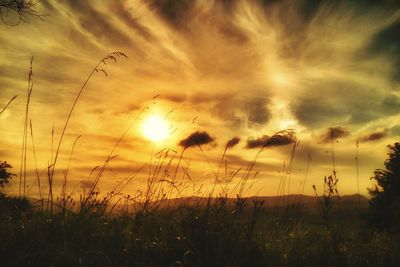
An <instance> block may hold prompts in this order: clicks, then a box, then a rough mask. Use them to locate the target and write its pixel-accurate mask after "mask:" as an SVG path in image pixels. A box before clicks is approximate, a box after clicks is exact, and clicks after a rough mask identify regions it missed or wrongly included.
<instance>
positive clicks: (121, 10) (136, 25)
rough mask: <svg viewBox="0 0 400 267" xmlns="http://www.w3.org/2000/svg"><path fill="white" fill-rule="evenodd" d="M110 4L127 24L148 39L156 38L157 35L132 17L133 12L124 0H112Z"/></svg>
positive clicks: (113, 10) (114, 11)
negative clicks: (125, 4)
mask: <svg viewBox="0 0 400 267" xmlns="http://www.w3.org/2000/svg"><path fill="white" fill-rule="evenodd" d="M109 6H110V9H111V11H112V12H113V13H115V14H116V15H117V16H118V17H119V18H120V19H121V20H122V21H123V22H124V23H125V24H126V25H128V26H129V27H130V28H132V29H133V30H134V31H136V32H137V33H138V34H139V35H140V36H142V37H143V38H145V39H146V40H147V41H154V40H155V37H154V36H153V35H152V34H151V32H150V30H149V28H147V27H146V26H144V25H142V24H141V23H140V21H139V20H138V19H137V18H134V17H132V14H131V12H130V11H129V10H127V9H126V7H125V6H124V2H123V1H121V0H115V1H111V2H110V4H109Z"/></svg>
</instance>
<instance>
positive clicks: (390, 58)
mask: <svg viewBox="0 0 400 267" xmlns="http://www.w3.org/2000/svg"><path fill="white" fill-rule="evenodd" d="M36 8H37V9H38V10H39V11H40V12H42V14H46V16H45V17H44V18H43V20H42V21H41V20H39V19H37V18H31V19H30V21H29V23H21V24H19V25H18V26H9V25H6V24H4V23H2V24H0V32H1V34H0V44H1V50H0V60H1V61H0V62H1V63H0V108H2V107H3V106H5V105H6V104H7V102H8V101H9V99H10V98H11V97H13V96H14V95H18V97H17V99H16V100H15V101H14V102H12V103H11V105H10V107H9V108H8V109H7V110H6V111H5V112H4V113H3V114H1V115H0V159H1V160H7V161H8V162H10V163H11V164H12V165H13V166H14V172H15V173H17V174H18V173H19V168H20V158H21V143H22V136H23V128H24V118H25V117H24V115H25V102H26V91H27V78H28V72H29V64H30V59H31V57H33V81H34V87H33V91H32V96H31V102H30V113H29V119H30V120H32V125H33V135H34V141H35V146H36V154H37V165H38V171H39V174H40V179H42V180H43V184H45V181H46V179H47V178H46V175H47V166H48V165H49V164H51V162H52V161H53V159H54V150H55V149H54V147H56V145H57V142H58V140H59V138H60V133H61V130H62V127H63V125H64V123H65V120H66V116H67V114H68V111H69V110H70V108H71V106H72V103H73V100H74V97H75V96H76V94H77V93H78V91H79V88H80V87H81V85H82V84H83V82H84V81H85V79H86V77H87V75H88V74H89V73H90V71H91V70H92V69H93V67H94V66H95V65H96V64H97V62H99V60H101V59H102V58H103V57H104V56H106V55H107V54H109V53H110V52H113V51H121V52H123V53H125V54H126V55H127V56H128V58H127V59H125V58H120V59H118V61H117V62H116V63H114V62H112V61H107V62H108V64H107V65H102V68H103V69H104V70H105V71H106V72H107V74H108V75H107V76H106V75H104V73H102V71H99V72H96V73H95V74H94V75H93V77H92V78H91V79H90V80H89V83H88V85H87V87H86V88H85V90H84V91H83V94H82V96H81V98H80V99H79V101H78V103H77V106H76V109H75V110H74V113H73V114H72V117H71V121H70V124H69V126H68V128H67V130H66V135H65V138H64V141H63V143H62V145H61V153H60V159H59V162H58V163H57V168H56V170H55V186H56V187H57V190H60V184H61V180H62V178H63V172H64V171H65V170H66V168H67V166H68V162H69V156H70V154H71V149H72V146H73V143H74V141H75V139H76V138H77V137H78V136H81V137H80V138H79V139H78V141H77V142H76V146H75V148H74V151H73V154H72V157H71V161H70V169H69V175H68V179H69V181H68V187H69V189H70V190H72V188H74V187H75V186H77V185H78V184H79V182H80V181H82V180H87V179H88V178H89V176H90V173H91V170H92V169H93V168H94V167H95V166H98V165H102V164H103V162H104V160H105V159H106V158H107V156H108V155H109V153H110V151H111V150H112V148H113V146H114V145H115V144H116V142H117V141H118V139H119V137H120V136H121V135H122V134H123V133H124V131H125V130H126V129H128V127H129V126H131V127H130V128H129V130H128V132H127V134H126V136H125V137H124V139H123V141H122V142H121V144H120V145H119V146H118V147H117V149H116V150H115V151H114V152H113V154H112V155H113V156H116V157H115V158H113V159H112V160H111V161H110V162H109V164H108V167H107V169H106V172H105V173H104V175H103V177H102V178H101V181H100V183H99V189H100V190H101V191H102V192H106V191H109V190H112V188H114V186H116V185H117V184H119V183H121V182H123V181H126V180H127V179H128V178H129V177H131V176H132V175H133V174H134V173H136V176H135V177H134V179H132V181H131V182H130V184H129V185H128V186H127V187H126V188H125V189H124V190H125V192H127V193H129V192H134V191H136V190H138V189H144V188H145V187H146V185H147V180H148V177H149V175H151V173H154V172H155V171H157V170H156V169H155V166H157V161H158V160H159V157H158V156H160V155H163V157H164V156H165V155H164V154H163V153H166V151H168V150H169V152H168V155H167V157H166V158H168V160H169V159H170V158H171V157H175V158H174V159H172V161H171V166H174V167H171V171H172V172H173V170H174V168H175V167H176V165H177V160H178V158H179V156H180V155H181V153H182V150H183V149H184V146H185V144H186V145H188V144H190V142H188V140H189V139H187V138H188V137H190V136H191V135H192V134H193V133H196V132H197V134H194V138H198V139H196V140H198V142H200V143H201V146H200V148H201V149H200V148H199V147H198V146H197V145H193V146H190V147H188V148H187V149H186V150H185V152H184V153H183V158H182V163H181V165H180V166H179V170H178V172H179V173H180V174H179V175H182V177H185V172H187V173H188V176H189V178H190V179H189V178H188V177H186V178H185V179H186V186H185V190H186V192H187V194H195V191H196V190H198V189H199V190H200V189H201V190H203V192H207V190H210V188H212V187H213V185H214V182H215V176H216V173H217V172H218V169H220V171H219V176H220V179H221V180H222V179H225V178H227V177H228V178H229V173H235V172H236V171H237V170H239V169H240V168H241V167H242V169H240V170H239V172H238V174H237V176H235V178H234V179H233V181H232V184H230V185H229V187H232V188H231V189H232V191H231V192H234V191H233V190H234V185H235V184H237V181H236V179H237V180H240V178H241V177H242V175H245V174H244V170H245V169H246V168H247V167H248V166H249V164H251V162H252V161H253V160H254V158H255V157H256V155H257V153H258V152H259V151H260V146H263V145H265V147H264V149H263V151H262V152H261V153H260V155H259V157H258V159H257V163H256V164H255V166H254V172H256V173H257V176H256V178H255V179H253V176H251V177H250V178H249V179H250V181H249V184H253V183H254V185H253V186H252V187H250V188H249V189H248V190H246V192H245V194H247V195H275V194H276V193H277V191H278V187H279V183H280V181H281V177H282V176H286V178H287V179H288V177H289V176H290V179H291V182H290V186H289V185H287V184H286V186H287V188H286V189H285V192H289V193H292V194H295V193H301V192H304V193H305V194H313V191H312V185H313V184H315V185H316V186H317V189H318V190H319V193H322V187H323V177H324V176H327V175H330V174H331V173H332V144H331V140H330V133H332V134H333V135H334V137H335V138H334V139H335V141H334V144H333V146H334V153H335V168H336V170H337V175H338V177H339V179H340V182H339V187H338V188H339V193H341V194H352V193H356V192H357V175H356V173H357V165H356V160H355V156H356V142H357V140H359V150H358V153H359V178H360V191H361V193H363V194H367V187H369V186H370V185H371V181H370V177H371V176H372V175H373V170H374V169H375V168H380V167H382V166H383V161H384V159H385V157H386V153H387V149H386V145H388V144H392V143H394V142H395V141H398V139H399V136H400V113H399V111H400V83H399V81H400V72H399V69H400V68H399V67H400V56H399V55H400V46H399V32H400V9H399V5H398V4H395V1H380V2H379V3H378V2H375V1H334V2H333V1H272V0H270V1H244V0H243V1H240V0H237V1H234V0H233V1H222V0H221V1H217V0H215V1H211V0H209V1H205V0H203V1H202V0H197V1H194V0H193V1H184V0H175V1H172V0H163V1H161V0H160V1H156V0H127V1H122V0H113V1H111V0H110V1H106V0H102V1H72V0H68V1H67V0H66V1H51V0H41V1H40V2H39V4H38V5H37V7H36ZM5 19H6V20H12V19H13V15H12V14H9V16H8V17H6V18H5ZM149 118H150V121H151V120H155V121H156V123H155V124H156V126H153V125H154V123H153V124H151V123H150V124H147V126H143V125H146V123H148V122H149ZM154 118H155V119H154ZM160 118H161V119H163V120H165V122H164V121H162V120H161V121H160ZM160 124H166V125H167V126H165V127H164V128H167V131H168V132H169V134H168V136H166V138H165V139H164V140H162V141H159V142H155V141H152V140H149V138H148V137H149V135H159V134H161V135H162V131H163V129H162V128H161V129H160V127H159V126H157V125H160ZM53 127H54V137H53V138H52V129H53ZM143 127H147V130H146V131H145V134H144V133H143ZM152 128H154V130H153V132H152V130H151V129H152ZM149 129H150V130H149ZM284 129H294V131H295V133H293V132H291V133H290V134H287V135H285V134H283V135H281V136H280V138H275V139H271V138H270V137H271V136H272V135H273V134H274V133H276V132H278V131H280V130H284ZM164 130H165V129H164ZM150 137H151V136H150ZM192 137H193V135H192ZM234 137H236V139H235V143H237V144H235V145H233V144H232V146H231V147H229V149H228V150H227V152H226V155H225V157H224V160H223V164H222V165H221V166H222V167H221V168H220V167H219V165H220V160H221V157H222V156H223V153H224V149H225V146H226V144H227V142H228V141H229V140H231V139H232V138H234ZM52 140H53V141H52ZM31 141H32V139H31V137H30V133H29V137H28V142H27V148H28V151H27V162H28V163H27V169H28V183H27V185H28V186H29V187H30V189H29V188H28V192H29V194H30V195H31V196H35V194H36V193H37V189H36V188H35V186H36V185H35V184H34V183H35V181H36V178H35V160H34V155H33V152H32V142H31ZM238 141H239V142H238ZM296 141H300V143H299V145H298V147H297V149H296V151H295V154H294V157H293V163H292V166H291V168H290V169H291V171H290V169H288V166H289V162H290V159H291V151H292V148H293V142H296ZM52 143H53V144H52ZM52 147H53V152H52ZM163 149H164V150H163ZM159 151H161V153H159V154H157V153H158V152H159ZM308 154H310V157H311V161H310V165H309V172H308V177H307V180H306V184H305V187H304V188H305V189H304V191H302V190H301V188H302V185H301V182H302V181H303V180H304V177H305V175H306V170H307V165H308V162H309V157H308ZM225 159H226V161H225ZM168 160H167V159H166V160H165V163H168ZM283 166H285V168H286V171H283ZM164 167H165V166H164ZM161 171H165V169H162V170H161ZM285 173H286V174H285ZM288 173H290V174H288ZM179 177H180V176H179ZM228 178H227V179H228ZM158 182H159V183H162V181H158ZM44 187H45V185H44ZM77 187H78V188H79V185H78V186H77ZM8 191H9V192H10V193H16V192H18V177H16V178H14V181H13V182H12V184H11V185H10V186H9V188H8ZM77 192H79V189H78V191H77ZM232 194H234V193H232Z"/></svg>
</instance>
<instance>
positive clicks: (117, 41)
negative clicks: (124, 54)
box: [65, 0, 132, 46]
mask: <svg viewBox="0 0 400 267" xmlns="http://www.w3.org/2000/svg"><path fill="white" fill-rule="evenodd" d="M65 3H67V4H68V5H69V7H70V9H71V11H72V12H73V14H74V15H75V16H76V17H77V19H78V23H79V24H80V26H81V27H82V28H83V29H84V30H85V31H87V32H89V33H90V34H92V35H93V36H94V37H95V38H96V39H98V40H101V41H105V42H110V43H111V44H114V45H122V46H129V45H132V42H131V40H130V38H129V37H128V36H127V35H126V34H125V33H124V32H123V31H121V29H120V28H119V27H117V26H115V25H114V24H112V23H111V22H110V21H111V20H110V16H109V15H108V14H105V13H102V12H100V11H98V10H97V9H96V5H93V4H90V3H89V2H86V1H73V0H69V1H65Z"/></svg>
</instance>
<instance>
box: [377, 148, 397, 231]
mask: <svg viewBox="0 0 400 267" xmlns="http://www.w3.org/2000/svg"><path fill="white" fill-rule="evenodd" d="M388 148H389V149H390V151H389V153H388V156H389V157H388V159H386V161H385V169H384V170H383V169H377V170H375V175H374V176H373V177H372V178H371V179H373V180H375V181H376V185H375V187H374V188H371V189H369V193H370V194H371V196H372V198H371V200H370V212H369V214H370V220H371V222H372V223H373V224H374V225H375V226H378V227H380V228H382V229H392V228H393V227H397V228H398V227H399V223H400V213H399V210H400V143H395V144H394V145H389V146H388Z"/></svg>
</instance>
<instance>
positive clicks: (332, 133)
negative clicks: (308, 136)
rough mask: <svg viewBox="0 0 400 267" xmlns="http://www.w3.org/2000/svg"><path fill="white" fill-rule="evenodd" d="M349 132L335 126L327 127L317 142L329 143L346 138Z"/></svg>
mask: <svg viewBox="0 0 400 267" xmlns="http://www.w3.org/2000/svg"><path fill="white" fill-rule="evenodd" d="M349 135H350V132H349V130H347V129H346V128H344V127H341V126H335V127H329V128H328V129H326V130H325V132H324V133H323V134H321V135H320V136H319V142H320V143H329V142H331V141H332V140H335V139H338V138H341V137H346V136H349Z"/></svg>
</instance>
